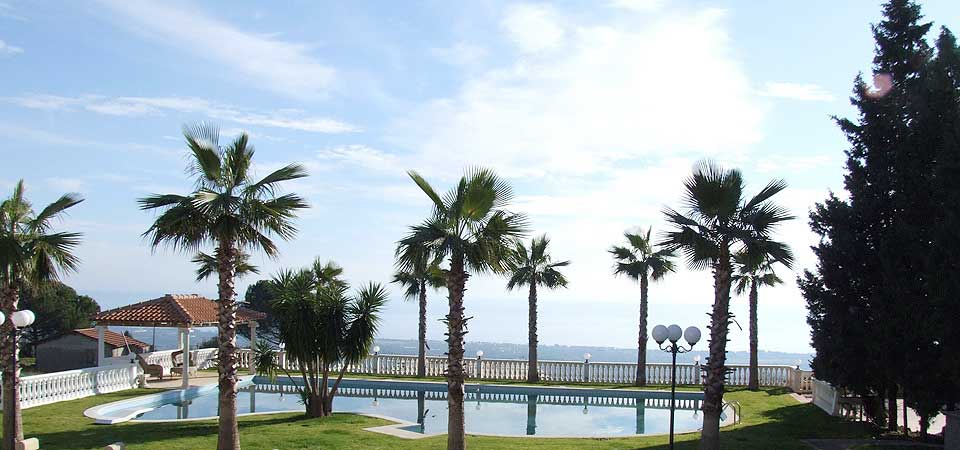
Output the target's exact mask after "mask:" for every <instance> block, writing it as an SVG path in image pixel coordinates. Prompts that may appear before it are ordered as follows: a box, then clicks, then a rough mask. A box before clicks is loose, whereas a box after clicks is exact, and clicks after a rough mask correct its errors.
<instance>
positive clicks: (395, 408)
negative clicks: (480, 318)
mask: <svg viewBox="0 0 960 450" xmlns="http://www.w3.org/2000/svg"><path fill="white" fill-rule="evenodd" d="M284 381H286V382H284ZM240 386H241V389H240V392H239V394H238V398H237V410H238V411H237V412H238V414H250V413H273V412H282V411H301V412H302V411H303V405H302V404H301V402H300V398H299V395H298V394H297V393H296V391H295V386H293V385H292V384H290V383H289V381H288V380H277V382H276V383H270V382H269V381H268V380H266V379H263V378H260V377H257V378H250V377H247V378H245V379H243V380H242V382H241V385H240ZM446 389H447V387H446V384H445V383H434V382H416V381H391V380H353V379H345V380H343V383H342V384H341V387H340V392H339V393H338V395H337V397H336V399H335V400H334V410H335V411H337V412H351V413H360V414H369V415H374V416H378V417H386V418H391V419H394V420H396V421H398V422H399V423H398V424H397V425H392V426H389V427H380V428H385V429H389V430H376V431H390V434H398V435H407V436H405V437H415V436H424V435H433V434H440V433H445V432H446V427H447V402H446ZM669 396H670V393H669V392H663V391H636V390H612V389H582V388H560V387H527V386H502V385H478V384H468V385H467V387H466V404H467V405H466V406H467V407H466V424H467V431H468V432H469V433H473V434H494V435H535V436H583V437H600V436H627V435H636V434H660V433H665V432H666V431H667V429H668V425H669V402H670V399H669ZM702 399H703V393H701V392H678V393H677V410H676V416H675V417H676V418H675V420H676V422H675V423H676V425H675V427H676V430H677V431H678V432H682V431H694V430H697V429H699V428H700V425H701V421H702V417H701V416H700V415H699V409H700V407H701V401H702ZM85 414H87V415H88V416H90V417H93V418H95V419H97V421H98V423H117V422H121V421H125V420H134V421H158V420H159V421H166V420H196V419H203V418H212V417H216V416H217V388H216V386H204V387H199V388H191V389H189V390H187V391H182V390H178V391H168V392H164V393H160V394H153V395H149V396H145V397H137V398H135V399H129V400H123V401H120V402H114V403H110V404H107V405H101V406H98V407H95V408H91V409H90V410H87V412H85Z"/></svg>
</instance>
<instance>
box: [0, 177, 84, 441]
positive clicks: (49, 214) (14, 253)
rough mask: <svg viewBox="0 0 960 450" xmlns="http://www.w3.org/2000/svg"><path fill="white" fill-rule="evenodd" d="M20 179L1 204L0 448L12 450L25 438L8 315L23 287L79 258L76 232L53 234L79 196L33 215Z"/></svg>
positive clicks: (52, 276)
mask: <svg viewBox="0 0 960 450" xmlns="http://www.w3.org/2000/svg"><path fill="white" fill-rule="evenodd" d="M23 194H24V186H23V180H20V182H18V183H17V185H16V187H14V189H13V195H11V196H10V198H8V199H6V200H4V201H3V203H0V311H2V312H3V314H4V315H5V316H6V317H7V319H6V320H5V321H4V322H3V325H0V333H2V334H3V336H2V341H0V342H2V344H0V345H2V346H0V362H2V364H3V446H2V447H3V449H4V450H13V449H14V448H15V447H16V444H17V442H19V441H22V440H23V420H22V418H21V416H20V389H19V387H18V386H19V383H20V382H19V379H18V378H19V375H20V367H19V365H20V363H19V361H18V358H19V342H18V341H19V336H18V333H17V331H16V328H15V327H14V325H13V320H12V319H11V315H12V314H13V313H14V311H16V310H17V306H18V304H19V303H20V291H21V289H22V288H24V287H27V286H29V287H33V288H39V287H40V285H42V284H44V283H46V282H48V281H56V280H58V279H59V275H60V274H61V273H66V272H73V271H75V270H76V269H77V266H78V265H79V264H80V260H79V259H78V258H77V257H76V255H74V254H73V250H74V249H75V248H76V246H77V245H78V244H79V243H80V233H71V232H62V231H61V232H57V233H54V232H51V230H50V229H51V226H52V222H53V220H54V219H56V218H58V217H61V216H62V215H63V214H64V213H65V212H66V210H67V209H69V208H71V207H73V206H75V205H76V204H78V203H80V202H82V201H83V199H82V198H80V196H79V195H77V194H65V195H63V196H61V197H60V198H59V199H57V200H56V201H55V202H53V203H51V204H49V205H47V206H46V207H44V208H43V209H42V210H41V211H40V212H39V213H35V212H34V210H33V207H32V205H31V204H30V202H29V201H28V200H27V199H26V198H24V195H23Z"/></svg>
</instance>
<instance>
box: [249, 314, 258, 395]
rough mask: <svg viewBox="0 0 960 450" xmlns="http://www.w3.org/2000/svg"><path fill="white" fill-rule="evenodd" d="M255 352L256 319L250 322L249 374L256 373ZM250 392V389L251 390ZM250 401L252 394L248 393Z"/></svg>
mask: <svg viewBox="0 0 960 450" xmlns="http://www.w3.org/2000/svg"><path fill="white" fill-rule="evenodd" d="M256 353H257V321H256V320H254V321H252V322H250V363H249V365H250V375H256V373H257V364H256V358H254V355H256ZM251 392H252V391H251ZM250 396H251V400H250V401H251V402H252V401H253V399H252V398H253V394H252V393H251V394H250Z"/></svg>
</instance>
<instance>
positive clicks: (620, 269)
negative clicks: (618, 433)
mask: <svg viewBox="0 0 960 450" xmlns="http://www.w3.org/2000/svg"><path fill="white" fill-rule="evenodd" d="M652 231H653V227H651V228H647V233H646V234H639V233H630V232H629V231H628V232H625V233H623V237H625V238H627V245H626V246H620V245H615V246H613V248H611V249H610V253H611V254H612V255H613V258H614V259H615V260H616V261H617V265H616V267H615V268H614V269H613V273H614V275H626V276H627V277H629V278H632V279H634V280H636V281H639V282H640V333H639V334H638V338H637V374H636V377H635V378H634V381H633V384H635V385H637V386H645V385H646V384H647V311H648V309H647V308H648V306H649V304H648V303H647V287H648V286H649V285H650V280H653V281H659V280H661V279H663V277H665V276H666V275H667V274H668V273H670V272H673V271H674V269H675V267H674V265H673V261H672V259H673V257H674V256H675V255H674V252H673V251H672V250H670V249H665V248H661V249H655V248H654V245H653V241H651V239H650V233H651V232H652Z"/></svg>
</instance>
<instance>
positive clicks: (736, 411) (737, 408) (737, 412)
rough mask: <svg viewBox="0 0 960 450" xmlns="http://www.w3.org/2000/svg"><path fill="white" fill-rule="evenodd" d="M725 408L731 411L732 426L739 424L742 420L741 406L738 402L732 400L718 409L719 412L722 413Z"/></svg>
mask: <svg viewBox="0 0 960 450" xmlns="http://www.w3.org/2000/svg"><path fill="white" fill-rule="evenodd" d="M727 407H729V408H730V410H731V411H733V424H734V425H736V424H738V423H740V422H741V421H742V420H743V405H741V404H740V402H738V401H736V400H734V401H731V402H726V403H724V404H723V407H722V408H720V410H721V411H723V410H725V409H727Z"/></svg>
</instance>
